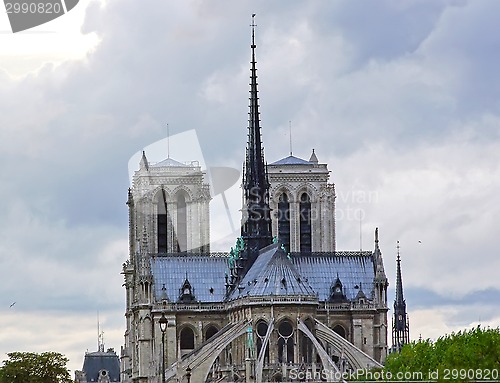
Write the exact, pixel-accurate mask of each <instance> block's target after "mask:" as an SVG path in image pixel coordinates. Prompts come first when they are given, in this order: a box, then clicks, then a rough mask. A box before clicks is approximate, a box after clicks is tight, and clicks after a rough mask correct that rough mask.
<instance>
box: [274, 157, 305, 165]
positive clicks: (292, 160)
mask: <svg viewBox="0 0 500 383" xmlns="http://www.w3.org/2000/svg"><path fill="white" fill-rule="evenodd" d="M271 165H311V163H310V162H309V161H306V160H303V159H302V158H298V157H295V156H288V157H285V158H282V159H281V160H278V161H276V162H273V163H272V164H271Z"/></svg>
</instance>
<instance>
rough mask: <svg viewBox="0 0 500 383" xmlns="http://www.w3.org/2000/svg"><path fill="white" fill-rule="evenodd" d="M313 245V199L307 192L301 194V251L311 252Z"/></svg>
mask: <svg viewBox="0 0 500 383" xmlns="http://www.w3.org/2000/svg"><path fill="white" fill-rule="evenodd" d="M311 249H312V246H311V199H310V198H309V195H308V194H307V193H302V195H301V196H300V251H301V252H305V253H310V252H311Z"/></svg>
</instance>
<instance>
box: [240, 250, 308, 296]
mask: <svg viewBox="0 0 500 383" xmlns="http://www.w3.org/2000/svg"><path fill="white" fill-rule="evenodd" d="M272 295H302V296H316V293H315V292H314V290H313V288H312V287H311V286H309V284H308V283H306V282H305V281H304V280H303V279H302V277H301V276H300V274H299V273H298V272H297V269H296V267H295V266H294V265H293V264H292V262H291V261H290V259H289V257H288V256H287V255H286V254H285V252H284V251H283V250H281V249H280V248H279V245H278V244H274V245H270V246H268V247H266V248H264V249H262V250H261V252H260V254H259V256H258V257H257V259H256V261H255V263H254V264H253V265H252V267H251V268H250V270H248V272H247V273H246V274H245V276H244V278H243V280H242V281H241V283H240V285H239V287H238V289H236V290H234V291H233V293H232V294H231V296H230V298H231V299H235V298H238V297H243V296H272Z"/></svg>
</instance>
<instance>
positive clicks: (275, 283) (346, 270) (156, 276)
mask: <svg viewBox="0 0 500 383" xmlns="http://www.w3.org/2000/svg"><path fill="white" fill-rule="evenodd" d="M227 261H228V257H227V253H217V256H214V255H212V256H211V255H199V254H196V255H194V254H191V255H189V254H182V253H179V254H165V255H155V256H152V257H151V271H152V274H153V280H154V294H155V297H156V299H157V300H161V299H162V287H163V285H165V289H166V294H167V298H168V300H169V301H170V302H177V300H178V298H179V289H180V288H181V286H182V285H183V283H184V281H185V280H186V275H187V279H188V280H189V282H190V284H191V286H192V288H193V294H194V296H195V298H196V301H198V302H223V301H224V300H225V297H226V296H225V292H226V288H225V274H226V273H229V268H228V262H227ZM337 275H338V277H339V279H340V281H341V282H342V286H343V290H344V294H345V295H346V297H347V299H349V300H353V299H355V298H356V296H357V294H358V292H359V289H360V287H361V286H362V288H363V291H364V293H365V294H366V297H367V298H368V299H372V298H373V291H372V289H373V279H374V277H375V271H374V262H373V255H372V252H371V251H363V252H359V251H344V252H336V253H292V254H291V255H290V258H288V257H287V255H286V254H284V253H283V252H282V251H281V250H280V249H278V247H277V245H270V246H268V247H266V248H265V249H263V250H262V251H261V253H260V255H259V256H258V257H257V259H256V261H255V263H254V264H253V265H252V267H251V268H250V270H248V272H247V274H246V275H245V277H244V278H243V280H242V281H241V283H240V287H241V288H240V289H236V290H235V291H233V293H232V295H231V296H230V297H229V298H230V299H236V298H238V297H242V296H270V295H302V296H312V295H314V296H317V297H318V299H319V300H320V301H327V300H328V299H329V298H330V287H331V286H332V284H333V283H334V282H335V280H336V279H337ZM283 279H284V283H282V280H283Z"/></svg>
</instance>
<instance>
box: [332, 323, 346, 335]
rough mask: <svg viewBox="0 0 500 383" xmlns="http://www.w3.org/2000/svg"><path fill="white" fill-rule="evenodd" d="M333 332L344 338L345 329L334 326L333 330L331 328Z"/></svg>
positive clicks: (340, 326)
mask: <svg viewBox="0 0 500 383" xmlns="http://www.w3.org/2000/svg"><path fill="white" fill-rule="evenodd" d="M333 331H335V332H336V333H337V334H339V335H340V336H341V337H342V338H344V339H345V338H346V332H345V329H344V327H343V326H342V325H339V324H338V325H336V326H335V327H334V328H333Z"/></svg>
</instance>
